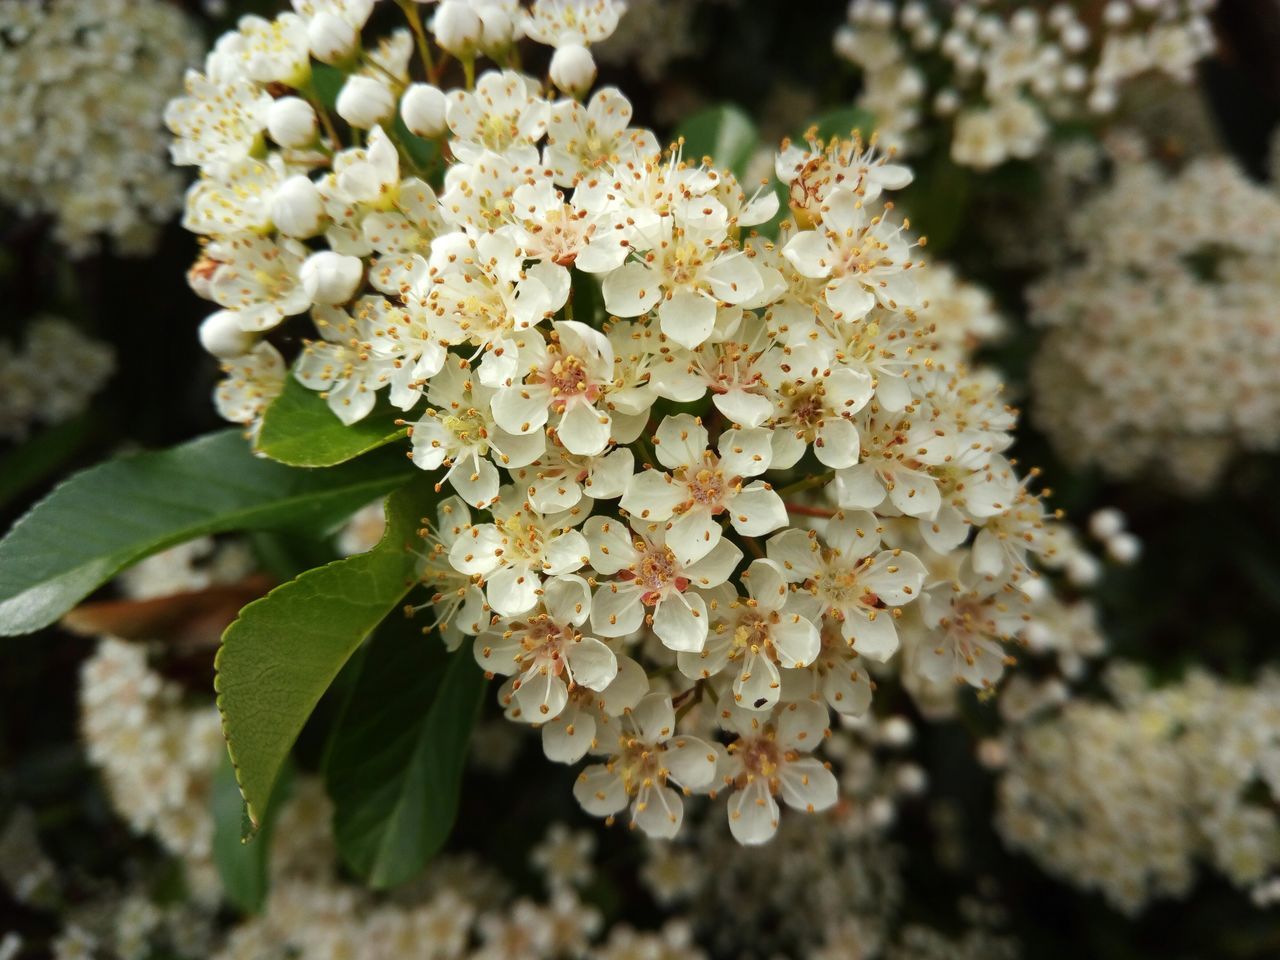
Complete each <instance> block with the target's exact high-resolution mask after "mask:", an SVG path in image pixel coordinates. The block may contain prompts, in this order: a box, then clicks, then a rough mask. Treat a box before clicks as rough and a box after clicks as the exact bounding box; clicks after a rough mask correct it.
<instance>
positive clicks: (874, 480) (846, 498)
mask: <svg viewBox="0 0 1280 960" xmlns="http://www.w3.org/2000/svg"><path fill="white" fill-rule="evenodd" d="M834 488H835V498H836V505H837V506H840V507H842V508H844V509H846V510H874V509H875V508H876V507H878V506H880V504H882V503H883V502H884V497H885V491H884V484H883V483H881V481H880V475H879V474H878V473H877V472H876V468H875V467H874V466H872V465H871V464H870V463H860V464H858V465H857V466H856V467H850V468H849V469H848V470H838V471H836V480H835V484H834Z"/></svg>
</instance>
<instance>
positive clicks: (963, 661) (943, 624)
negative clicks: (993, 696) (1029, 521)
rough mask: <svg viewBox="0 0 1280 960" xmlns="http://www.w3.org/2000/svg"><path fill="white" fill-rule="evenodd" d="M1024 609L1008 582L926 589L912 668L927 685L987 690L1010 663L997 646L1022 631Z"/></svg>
mask: <svg viewBox="0 0 1280 960" xmlns="http://www.w3.org/2000/svg"><path fill="white" fill-rule="evenodd" d="M1030 607H1031V605H1030V603H1029V602H1028V601H1027V597H1026V595H1025V594H1024V593H1023V592H1022V591H1021V590H1020V589H1018V587H1017V586H1016V585H1015V584H1012V583H1009V582H1002V581H999V580H988V579H979V580H978V582H977V583H976V585H974V586H973V587H965V586H964V585H962V584H960V583H944V584H940V585H938V586H936V587H930V588H929V589H928V590H926V591H925V593H924V596H923V597H922V598H921V600H920V608H921V617H922V619H923V622H924V626H925V627H926V628H927V632H926V633H925V634H923V635H921V636H920V637H919V638H918V639H917V642H916V644H915V647H914V651H913V652H914V654H915V655H914V657H913V658H912V665H913V667H914V668H915V669H916V670H918V671H919V672H920V674H921V675H922V676H924V677H925V678H926V679H928V680H929V681H931V682H933V683H948V682H952V681H959V682H963V683H968V684H969V685H970V686H974V687H979V688H983V687H990V686H991V685H992V684H994V683H995V682H996V681H998V680H999V679H1000V675H1001V674H1002V673H1004V668H1005V666H1006V664H1008V663H1010V662H1011V659H1012V658H1010V657H1009V655H1008V654H1006V653H1005V650H1004V647H1003V644H1004V643H1008V642H1011V641H1013V640H1014V639H1015V638H1017V637H1018V635H1019V634H1021V633H1022V632H1023V631H1024V630H1025V629H1026V628H1027V625H1028V623H1029V621H1030V619H1031V614H1030V612H1029V611H1030Z"/></svg>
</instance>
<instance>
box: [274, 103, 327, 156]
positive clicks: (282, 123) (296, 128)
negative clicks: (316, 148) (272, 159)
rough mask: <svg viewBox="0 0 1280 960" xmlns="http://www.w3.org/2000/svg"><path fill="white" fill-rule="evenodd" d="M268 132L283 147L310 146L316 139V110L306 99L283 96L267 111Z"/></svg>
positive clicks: (296, 148)
mask: <svg viewBox="0 0 1280 960" xmlns="http://www.w3.org/2000/svg"><path fill="white" fill-rule="evenodd" d="M267 133H269V134H271V139H272V140H274V141H275V142H276V143H278V144H280V146H282V147H287V148H289V149H292V150H300V149H302V148H303V147H309V146H311V144H313V143H315V140H316V112H315V110H313V109H312V108H311V104H309V103H307V101H305V100H301V99H299V98H298V97H281V98H280V99H279V100H277V101H275V103H273V104H271V109H269V110H268V111H267Z"/></svg>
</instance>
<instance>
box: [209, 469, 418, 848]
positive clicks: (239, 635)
mask: <svg viewBox="0 0 1280 960" xmlns="http://www.w3.org/2000/svg"><path fill="white" fill-rule="evenodd" d="M436 499H437V495H436V493H435V489H434V484H433V483H432V481H431V480H430V478H427V477H420V478H417V479H415V480H414V481H413V482H412V483H410V484H409V485H408V486H406V487H404V488H402V489H400V490H398V491H396V492H395V493H393V494H392V495H391V496H390V497H389V498H388V499H387V529H386V532H385V533H384V534H383V537H382V540H381V542H379V544H378V545H377V546H376V547H374V548H373V549H372V550H370V551H369V552H368V553H362V554H359V555H357V556H354V557H347V558H346V559H345V560H337V561H335V562H333V563H330V564H328V565H326V566H323V567H317V568H316V569H314V570H308V571H307V572H306V573H304V574H302V575H301V576H298V577H296V578H295V579H293V580H290V581H289V582H288V583H286V584H283V585H281V586H279V587H276V589H274V590H272V591H271V592H270V593H269V594H267V595H266V596H265V597H263V598H262V599H261V600H255V601H254V602H253V603H251V604H249V605H248V606H247V607H245V608H244V609H243V610H241V611H240V616H239V617H237V618H236V621H235V622H234V623H233V624H231V626H230V627H228V628H227V631H226V633H225V634H223V637H222V647H221V648H220V649H219V650H218V657H217V660H216V662H215V666H216V667H217V677H216V679H215V681H214V688H215V689H216V690H217V692H218V709H219V710H220V711H221V713H222V729H223V732H224V733H225V734H226V737H227V742H228V744H229V746H230V750H231V758H232V760H233V761H235V765H236V776H237V778H238V780H239V783H240V790H241V792H242V793H243V794H244V799H245V802H246V803H247V804H248V810H249V817H250V819H251V820H252V821H253V823H254V824H260V823H261V822H262V817H263V814H264V812H265V810H266V808H267V800H268V798H269V797H270V796H271V790H272V786H273V784H274V783H275V781H276V777H277V775H278V774H279V772H280V768H281V766H282V765H283V764H284V762H285V760H286V759H287V758H288V756H289V751H290V750H291V749H292V747H293V743H294V741H295V740H296V739H297V737H298V734H299V733H300V732H301V731H302V727H303V724H305V723H306V722H307V718H308V717H310V716H311V711H312V710H314V709H315V706H316V703H317V702H319V700H320V697H321V696H323V694H324V692H325V691H326V690H327V689H328V688H329V684H330V683H332V682H333V678H334V677H336V676H337V674H338V671H339V670H341V669H342V667H343V664H345V663H346V662H347V660H348V659H349V658H350V657H351V655H352V654H353V653H355V651H356V650H357V649H358V648H359V646H360V644H361V643H363V642H364V639H365V638H366V637H367V636H369V634H370V633H372V632H373V631H374V629H376V628H377V626H378V624H380V623H381V622H382V621H383V619H385V618H386V616H387V614H388V613H390V612H391V611H392V610H395V609H396V608H397V607H399V606H400V603H401V601H403V600H404V597H405V595H406V594H407V593H408V592H409V590H410V589H412V588H413V586H414V584H415V583H416V582H417V568H418V562H419V561H418V556H419V552H418V548H419V546H420V540H419V537H418V533H417V531H418V529H419V528H420V527H421V525H422V520H423V518H424V517H426V516H427V515H428V514H429V513H430V511H431V508H432V505H433V504H434V503H435V501H436Z"/></svg>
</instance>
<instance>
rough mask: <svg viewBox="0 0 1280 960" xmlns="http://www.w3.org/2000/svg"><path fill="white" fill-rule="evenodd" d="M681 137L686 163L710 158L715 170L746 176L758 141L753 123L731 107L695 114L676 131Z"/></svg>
mask: <svg viewBox="0 0 1280 960" xmlns="http://www.w3.org/2000/svg"><path fill="white" fill-rule="evenodd" d="M676 136H677V137H684V156H685V159H687V160H690V161H695V160H701V159H702V158H704V157H710V158H711V159H712V160H713V161H714V164H713V165H714V166H715V167H717V168H725V167H728V168H729V169H730V170H732V171H733V173H734V175H735V176H738V177H741V176H743V175H744V174H745V173H746V169H747V164H748V163H749V162H750V161H751V156H752V154H754V153H755V150H756V146H757V145H758V144H759V142H760V134H759V131H758V130H756V125H755V123H753V122H752V120H751V118H750V117H749V116H747V114H746V113H745V112H744V111H743V110H742V109H741V108H740V107H736V106H734V105H733V104H722V105H721V106H717V107H709V108H708V109H706V110H703V111H701V112H700V113H695V114H694V115H693V116H692V117H690V118H689V119H688V120H686V121H685V122H684V123H682V124H680V126H679V127H678V128H677V130H676Z"/></svg>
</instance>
